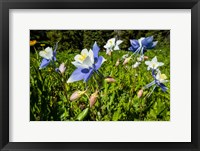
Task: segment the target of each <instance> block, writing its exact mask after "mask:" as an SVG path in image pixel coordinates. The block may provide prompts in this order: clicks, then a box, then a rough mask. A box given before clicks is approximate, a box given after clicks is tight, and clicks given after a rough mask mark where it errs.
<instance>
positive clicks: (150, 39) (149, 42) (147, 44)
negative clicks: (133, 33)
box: [142, 36, 153, 47]
mask: <svg viewBox="0 0 200 151" xmlns="http://www.w3.org/2000/svg"><path fill="white" fill-rule="evenodd" d="M152 42H153V36H150V37H147V38H144V39H143V40H142V45H143V46H145V47H150V46H151V45H152Z"/></svg>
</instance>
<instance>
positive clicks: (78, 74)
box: [67, 68, 86, 83]
mask: <svg viewBox="0 0 200 151" xmlns="http://www.w3.org/2000/svg"><path fill="white" fill-rule="evenodd" d="M81 70H83V69H82V68H77V69H76V70H75V71H74V72H73V73H72V75H71V76H70V77H69V79H68V80H67V83H72V82H75V81H80V80H82V79H84V76H85V74H86V73H83V72H81Z"/></svg>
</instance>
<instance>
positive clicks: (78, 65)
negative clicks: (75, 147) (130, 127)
mask: <svg viewBox="0 0 200 151" xmlns="http://www.w3.org/2000/svg"><path fill="white" fill-rule="evenodd" d="M122 43H123V41H122V40H120V39H116V38H111V39H109V40H108V41H107V43H106V44H105V45H104V46H103V48H104V49H105V50H104V49H102V50H101V48H100V47H99V46H98V44H97V42H96V41H95V42H94V44H93V46H92V48H91V49H86V48H85V49H82V51H80V54H76V55H73V57H72V59H73V61H72V62H71V61H70V64H71V65H72V68H75V69H73V71H69V70H68V66H66V62H61V63H59V64H58V63H56V61H57V58H56V55H57V49H58V42H56V44H55V46H54V48H52V47H46V48H45V49H43V50H41V51H40V52H39V56H40V57H41V58H42V60H41V62H40V65H39V69H40V70H42V69H44V68H46V67H47V66H49V65H51V67H52V68H53V71H56V72H55V74H57V76H59V77H61V81H62V82H63V81H64V82H63V83H62V84H63V89H64V90H63V91H64V92H65V93H67V92H68V91H67V89H68V88H69V86H71V83H74V82H78V81H79V82H80V81H82V82H84V83H85V86H84V89H82V88H80V89H79V90H77V89H74V90H73V93H71V94H70V97H69V96H68V99H69V102H74V101H77V100H79V99H80V98H81V97H85V98H87V101H88V103H87V105H86V107H85V106H81V107H80V108H83V112H82V113H81V115H79V116H78V117H77V120H82V119H83V118H84V117H85V116H86V114H88V112H89V110H90V109H91V108H92V107H93V106H94V105H95V103H96V102H100V101H99V100H100V99H99V98H101V96H102V95H106V93H105V94H101V91H102V89H105V84H104V83H108V85H112V83H116V82H117V81H118V79H117V76H115V74H116V73H113V74H112V75H109V74H107V73H104V71H103V70H102V69H101V67H102V66H106V65H107V61H110V60H112V54H113V53H118V52H117V50H120V45H121V44H122ZM157 43H158V41H153V36H150V37H146V38H145V37H142V38H140V39H138V40H136V39H130V47H129V49H128V50H127V54H125V55H124V54H123V55H120V56H119V57H117V60H115V61H116V62H114V64H113V66H114V68H118V66H120V67H122V69H124V72H128V70H125V68H127V66H128V67H129V65H130V68H129V69H130V70H136V69H135V68H138V67H139V66H140V65H141V64H142V63H143V62H144V63H145V64H146V65H147V72H150V73H151V76H152V77H151V78H152V79H153V80H152V81H151V82H150V83H148V84H146V85H145V86H143V87H142V88H141V87H140V86H139V89H140V88H141V89H140V90H139V91H138V90H136V92H137V91H138V93H137V95H136V97H137V96H138V98H141V97H142V96H143V95H144V91H146V90H147V89H150V88H152V87H153V88H152V90H151V91H150V92H149V93H148V94H147V97H150V96H151V94H152V93H153V92H154V90H155V89H156V87H158V88H161V90H162V91H163V92H166V91H167V89H168V88H167V86H166V85H165V83H166V82H168V80H167V76H166V75H165V74H162V73H161V71H160V69H159V67H161V66H163V65H164V63H162V62H158V60H157V57H156V56H155V57H154V58H153V59H152V60H149V56H147V55H146V54H145V53H146V52H147V51H148V50H151V49H154V48H155V47H156V45H157ZM35 44H36V41H30V45H31V46H33V45H35ZM100 51H102V53H104V54H105V55H104V54H103V55H102V54H101V53H100V54H101V55H100V54H99V52H100ZM103 51H105V52H103ZM147 54H148V53H147ZM150 58H151V57H150ZM58 60H59V58H58ZM112 61H113V60H112ZM145 70H146V69H145ZM66 71H67V72H68V73H69V72H70V75H69V76H67V77H66V78H65V74H64V73H65V72H66ZM133 78H137V77H136V76H135V77H133ZM90 79H92V80H93V82H94V85H95V89H90V86H89V85H88V82H89V80H90ZM92 80H91V81H92ZM133 84H134V85H136V84H137V83H133ZM81 89H82V90H81ZM88 90H89V91H88ZM130 91H132V90H130Z"/></svg>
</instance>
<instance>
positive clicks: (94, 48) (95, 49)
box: [92, 41, 105, 61]
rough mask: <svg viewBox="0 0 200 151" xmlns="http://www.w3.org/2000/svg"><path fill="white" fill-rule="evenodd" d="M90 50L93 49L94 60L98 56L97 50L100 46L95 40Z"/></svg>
mask: <svg viewBox="0 0 200 151" xmlns="http://www.w3.org/2000/svg"><path fill="white" fill-rule="evenodd" d="M104 48H105V47H104ZM92 50H93V53H94V60H95V61H96V60H97V58H98V53H99V50H100V48H99V46H98V45H97V43H96V41H95V43H94V45H93V48H92Z"/></svg>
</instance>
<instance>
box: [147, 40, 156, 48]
mask: <svg viewBox="0 0 200 151" xmlns="http://www.w3.org/2000/svg"><path fill="white" fill-rule="evenodd" d="M157 43H158V41H155V42H153V44H152V46H151V47H150V48H148V49H153V48H154V47H155V46H156V45H157Z"/></svg>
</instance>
